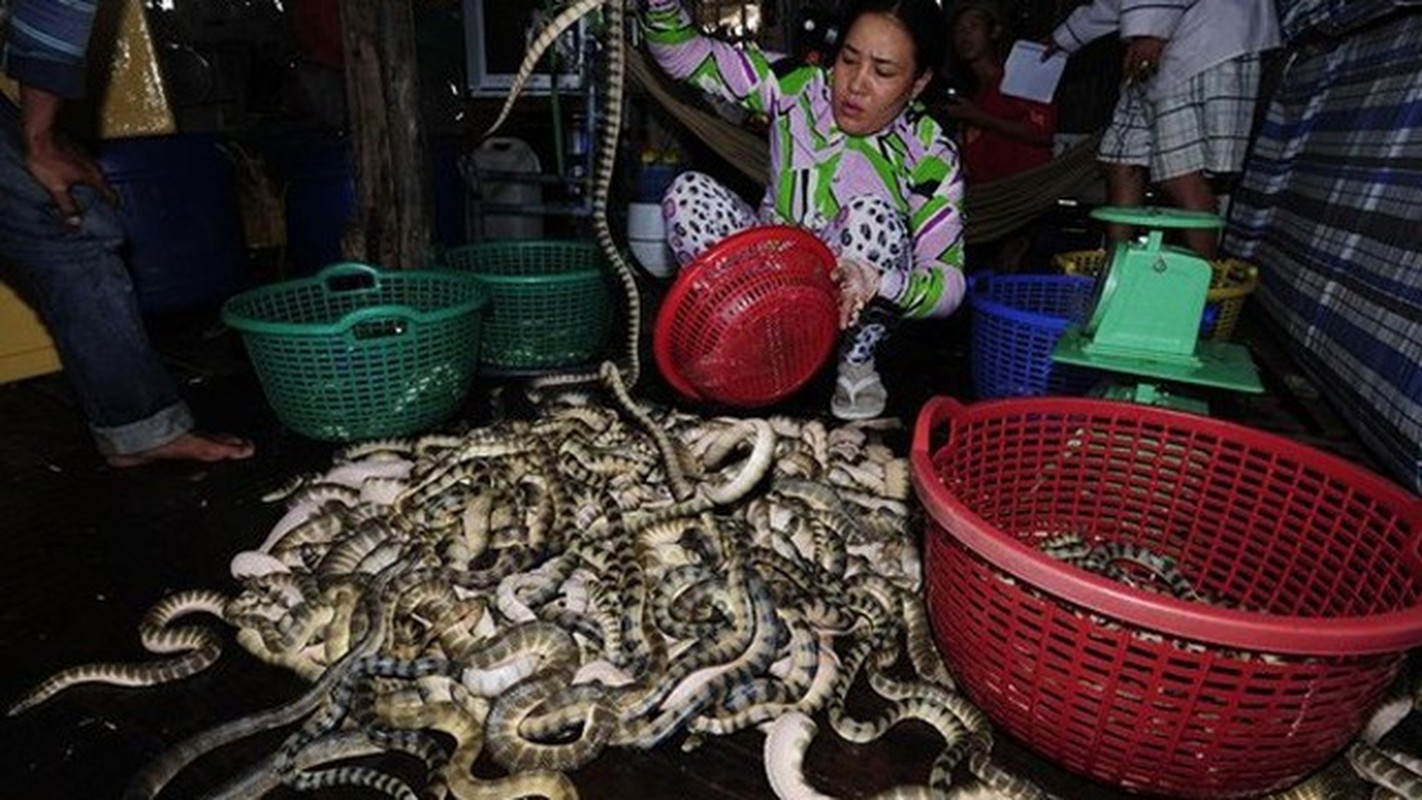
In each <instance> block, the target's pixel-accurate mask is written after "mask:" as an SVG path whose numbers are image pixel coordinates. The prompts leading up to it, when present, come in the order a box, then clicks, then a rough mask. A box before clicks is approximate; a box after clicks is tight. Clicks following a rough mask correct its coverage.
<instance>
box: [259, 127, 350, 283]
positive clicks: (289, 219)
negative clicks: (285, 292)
mask: <svg viewBox="0 0 1422 800" xmlns="http://www.w3.org/2000/svg"><path fill="white" fill-rule="evenodd" d="M261 150H262V155H263V157H264V158H265V159H266V162H267V168H268V170H270V172H271V176H272V179H273V181H274V183H275V184H276V187H277V191H278V192H279V193H280V196H281V198H282V205H283V207H284V208H285V213H286V267H287V272H288V274H291V275H312V274H315V273H316V272H317V271H319V270H320V269H321V268H323V267H325V266H327V265H328V264H334V263H336V262H338V261H341V260H343V257H342V254H341V237H342V236H343V235H344V234H345V230H346V226H347V225H348V224H349V222H350V220H351V217H352V216H354V214H355V211H356V185H355V166H354V156H353V154H352V150H351V142H350V140H349V139H348V138H346V137H345V136H342V135H341V134H339V133H335V132H327V131H295V132H290V133H281V134H274V135H271V136H268V137H266V138H264V139H263V141H262V145H261Z"/></svg>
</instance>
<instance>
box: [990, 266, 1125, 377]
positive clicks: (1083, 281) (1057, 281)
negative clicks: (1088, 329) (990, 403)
mask: <svg viewBox="0 0 1422 800" xmlns="http://www.w3.org/2000/svg"><path fill="white" fill-rule="evenodd" d="M968 285H969V294H968V297H969V303H970V304H971V308H972V313H973V316H972V332H971V336H972V340H971V350H970V353H971V364H970V366H971V375H972V381H973V392H974V394H975V395H976V396H977V397H978V398H980V399H987V398H993V397H1021V396H1035V395H1045V394H1067V395H1071V394H1078V395H1079V394H1085V393H1086V392H1087V391H1088V390H1089V389H1090V388H1091V387H1092V386H1093V385H1094V384H1095V383H1096V382H1097V381H1099V380H1100V379H1101V378H1102V377H1103V375H1102V373H1100V372H1098V371H1097V370H1093V369H1089V368H1086V367H1079V366H1074V365H1071V364H1057V363H1055V362H1054V361H1053V360H1052V350H1053V349H1054V348H1055V347H1056V345H1057V340H1058V339H1060V338H1061V336H1062V332H1063V331H1065V330H1066V327H1067V325H1068V324H1071V323H1073V322H1075V323H1082V322H1085V321H1086V317H1087V315H1088V314H1090V312H1091V296H1092V295H1091V292H1092V286H1093V284H1092V281H1091V279H1090V278H1081V277H1068V276H1062V275H993V274H980V275H974V276H973V277H972V278H971V279H970V280H969V282H968Z"/></svg>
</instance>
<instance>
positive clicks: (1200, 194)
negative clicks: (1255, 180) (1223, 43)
mask: <svg viewBox="0 0 1422 800" xmlns="http://www.w3.org/2000/svg"><path fill="white" fill-rule="evenodd" d="M1259 71H1260V70H1259V57H1258V56H1257V55H1246V56H1241V57H1239V58H1236V59H1232V60H1230V61H1226V62H1223V63H1221V64H1217V65H1215V66H1213V67H1211V68H1209V69H1207V70H1205V71H1204V72H1201V73H1200V74H1199V75H1196V76H1194V77H1192V78H1191V79H1190V80H1189V81H1187V82H1186V84H1185V86H1184V87H1183V88H1182V89H1181V90H1180V91H1179V92H1175V93H1172V94H1171V95H1169V96H1167V97H1164V98H1161V99H1160V100H1159V101H1158V102H1157V103H1156V116H1155V129H1154V135H1155V141H1156V147H1155V150H1154V151H1153V152H1152V153H1151V167H1150V168H1151V172H1152V173H1153V174H1154V175H1155V176H1156V179H1157V181H1158V182H1159V183H1160V186H1161V188H1163V189H1164V190H1165V192H1166V193H1167V194H1168V195H1169V196H1170V199H1171V201H1172V202H1173V203H1174V204H1175V205H1176V206H1179V207H1180V208H1184V209H1189V210H1191V211H1209V212H1212V213H1214V212H1217V211H1218V210H1219V208H1218V206H1219V199H1218V197H1217V196H1216V194H1215V190H1214V187H1213V186H1212V185H1211V183H1210V181H1211V176H1225V175H1229V174H1233V173H1238V172H1239V171H1240V170H1241V169H1242V168H1243V166H1244V157H1245V154H1246V152H1247V151H1248V149H1249V132H1250V128H1251V126H1252V124H1253V120H1254V105H1255V98H1256V96H1257V94H1258V90H1259ZM1184 235H1185V241H1186V243H1187V244H1188V245H1189V246H1190V249H1192V250H1194V251H1196V252H1197V253H1199V254H1200V255H1202V256H1204V257H1205V258H1214V257H1215V255H1216V254H1217V250H1218V243H1219V232H1218V231H1217V230H1204V229H1193V230H1187V231H1185V232H1184Z"/></svg>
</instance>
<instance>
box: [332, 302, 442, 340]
mask: <svg viewBox="0 0 1422 800" xmlns="http://www.w3.org/2000/svg"><path fill="white" fill-rule="evenodd" d="M427 321H428V315H426V314H423V313H421V312H419V311H416V310H415V309H413V308H411V307H409V306H371V307H370V308H358V309H356V310H355V311H352V312H350V313H349V314H346V315H345V316H344V317H341V318H340V319H339V320H337V321H336V323H335V325H334V326H333V328H334V330H335V331H336V332H337V333H338V335H341V336H344V337H345V338H346V341H347V342H348V343H349V344H351V345H353V346H357V347H359V346H360V345H362V344H376V343H383V342H382V341H381V340H384V339H390V338H393V337H397V336H408V335H410V334H412V333H414V332H415V330H416V329H417V328H419V326H420V325H421V324H423V323H425V322H427Z"/></svg>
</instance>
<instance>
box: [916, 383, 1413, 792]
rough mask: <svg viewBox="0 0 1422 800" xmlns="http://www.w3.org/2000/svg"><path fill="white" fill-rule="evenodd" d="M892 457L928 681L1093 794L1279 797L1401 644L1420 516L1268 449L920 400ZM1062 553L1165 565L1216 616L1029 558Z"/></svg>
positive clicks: (1284, 444) (1402, 649)
mask: <svg viewBox="0 0 1422 800" xmlns="http://www.w3.org/2000/svg"><path fill="white" fill-rule="evenodd" d="M940 439H942V440H943V442H942V443H941V444H935V442H936V441H937V440H940ZM911 459H912V474H913V482H914V487H915V490H916V492H917V495H918V497H919V498H920V499H921V500H922V502H923V504H924V506H925V507H926V508H927V510H928V513H929V516H930V517H931V524H930V525H929V526H928V531H927V533H926V534H925V537H926V541H925V550H926V552H925V559H924V565H925V572H926V578H927V580H926V583H927V601H928V607H929V610H930V613H931V615H932V620H933V627H934V634H935V637H936V639H937V642H938V645H939V648H940V650H941V652H942V653H943V656H944V659H945V661H946V663H947V664H948V666H949V667H950V669H951V670H952V671H953V673H954V675H955V676H956V677H957V678H958V680H959V681H960V683H961V684H962V686H963V689H964V691H965V692H966V693H967V694H968V696H969V697H970V698H971V699H972V700H973V701H974V702H975V703H977V704H978V705H980V706H981V707H982V708H983V709H984V710H985V711H986V712H987V713H988V714H989V715H990V716H991V717H992V718H993V720H994V721H996V722H997V723H998V724H999V725H1001V726H1002V727H1003V728H1005V729H1006V730H1007V731H1008V732H1009V733H1011V734H1012V735H1013V736H1015V737H1017V738H1018V739H1020V740H1022V741H1023V742H1025V743H1027V744H1028V745H1029V746H1030V747H1032V748H1033V749H1035V750H1036V751H1038V752H1039V753H1041V754H1042V755H1044V756H1045V757H1047V758H1048V759H1050V760H1052V761H1054V762H1056V763H1057V764H1059V765H1061V766H1063V767H1065V768H1067V769H1070V770H1073V771H1076V772H1079V773H1082V774H1085V775H1088V776H1090V777H1092V778H1094V779H1096V780H1099V781H1102V782H1105V783H1110V784H1115V785H1117V786H1121V787H1124V788H1126V789H1129V790H1132V791H1138V792H1147V793H1156V794H1166V795H1174V796H1182V797H1237V796H1246V795H1254V794H1260V793H1264V792H1270V791H1275V790H1277V789H1280V788H1282V787H1284V786H1287V785H1290V784H1292V783H1295V782H1297V781H1298V780H1301V779H1302V778H1303V777H1304V776H1306V775H1307V774H1308V773H1310V772H1311V771H1313V770H1315V769H1316V768H1318V767H1319V766H1321V765H1322V764H1323V763H1324V762H1326V761H1327V760H1328V759H1329V758H1331V757H1332V756H1334V755H1335V754H1337V753H1338V751H1339V750H1340V749H1341V748H1342V747H1343V746H1345V745H1346V744H1347V743H1348V742H1349V741H1350V740H1352V739H1353V738H1354V737H1355V736H1356V735H1357V734H1358V732H1359V731H1360V730H1361V728H1362V726H1363V724H1364V723H1365V722H1366V720H1367V717H1368V714H1369V713H1370V711H1371V709H1372V708H1373V707H1374V706H1375V705H1376V703H1377V702H1378V701H1379V700H1380V699H1381V697H1382V696H1383V694H1384V693H1385V691H1386V689H1387V687H1388V685H1389V684H1390V683H1391V682H1392V681H1393V679H1394V678H1395V677H1396V676H1397V674H1398V673H1399V671H1400V670H1401V668H1402V666H1403V663H1404V660H1405V654H1406V651H1407V650H1408V649H1410V648H1412V647H1415V646H1417V645H1418V644H1419V643H1422V552H1419V551H1422V500H1419V498H1418V497H1417V496H1416V495H1413V494H1411V493H1409V492H1407V491H1406V490H1404V489H1402V488H1401V487H1399V486H1397V485H1395V484H1393V483H1390V482H1388V481H1386V480H1384V479H1382V478H1380V477H1378V476H1376V475H1374V474H1372V473H1370V472H1368V471H1366V470H1364V469H1362V468H1360V467H1357V466H1355V465H1353V464H1351V463H1348V462H1346V461H1343V460H1342V459H1339V458H1335V457H1333V456H1330V455H1327V454H1325V453H1322V452H1319V451H1317V450H1314V449H1312V448H1309V447H1306V446H1304V445H1301V444H1298V443H1296V442H1293V441H1291V440H1288V439H1284V438H1282V437H1278V436H1274V435H1271V434H1266V433H1262V432H1259V431H1254V430H1251V429H1249V428H1245V427H1243V426H1240V425H1235V424H1232V423H1228V422H1223V421H1220V420H1214V419H1210V418H1208V417H1203V416H1197V415H1193V414H1186V413H1183V412H1177V411H1170V410H1168V409H1162V408H1156V407H1153V406H1145V405H1139V404H1131V403H1121V402H1113V401H1107V400H1096V399H1079V398H1056V397H1048V398H1013V399H1003V400H991V401H985V402H981V403H976V404H973V405H970V406H965V405H962V404H959V403H958V402H956V401H954V400H951V399H948V398H936V399H934V400H933V401H930V402H929V403H928V404H927V405H926V406H925V407H924V408H923V410H922V411H921V412H920V414H919V417H918V421H917V424H916V427H915V431H914V441H913V449H912V453H911ZM1067 533H1071V534H1077V535H1080V536H1082V537H1084V538H1086V539H1087V540H1088V541H1092V542H1105V541H1121V542H1129V543H1133V544H1138V545H1142V546H1144V547H1147V548H1149V549H1150V550H1152V551H1154V552H1156V553H1158V554H1160V555H1165V556H1170V557H1172V558H1174V559H1175V560H1176V562H1177V564H1178V567H1179V569H1180V571H1181V573H1182V574H1183V575H1185V576H1186V577H1187V578H1188V579H1189V581H1190V582H1191V584H1192V585H1193V586H1194V588H1195V589H1196V590H1197V591H1200V592H1202V593H1206V594H1207V595H1208V596H1210V597H1213V598H1215V599H1216V600H1217V601H1222V602H1220V603H1218V604H1206V603H1203V602H1192V601H1188V600H1181V599H1176V598H1175V597H1172V596H1169V595H1168V594H1165V593H1157V592H1155V591H1152V590H1150V589H1148V588H1135V587H1131V586H1128V585H1127V584H1124V583H1120V582H1116V581H1113V580H1111V579H1108V578H1106V577H1103V576H1100V575H1097V574H1094V573H1092V572H1088V571H1086V570H1084V569H1080V568H1078V567H1075V566H1071V565H1069V564H1067V563H1066V562H1063V561H1059V560H1057V559H1054V558H1052V557H1050V556H1049V555H1047V554H1045V553H1043V552H1042V551H1041V550H1039V549H1038V545H1039V544H1040V543H1041V542H1042V541H1044V540H1046V539H1048V538H1051V537H1054V536H1058V535H1061V534H1067Z"/></svg>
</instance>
